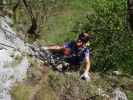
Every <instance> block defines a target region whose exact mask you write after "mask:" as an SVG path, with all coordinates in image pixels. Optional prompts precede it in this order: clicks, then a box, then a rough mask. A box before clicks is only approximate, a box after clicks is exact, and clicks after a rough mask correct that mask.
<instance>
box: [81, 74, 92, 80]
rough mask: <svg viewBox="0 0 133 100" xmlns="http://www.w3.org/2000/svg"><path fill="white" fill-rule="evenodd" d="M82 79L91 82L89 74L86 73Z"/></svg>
mask: <svg viewBox="0 0 133 100" xmlns="http://www.w3.org/2000/svg"><path fill="white" fill-rule="evenodd" d="M80 78H81V79H83V80H86V81H91V77H90V75H89V73H88V72H84V73H83V74H82V75H81V77H80Z"/></svg>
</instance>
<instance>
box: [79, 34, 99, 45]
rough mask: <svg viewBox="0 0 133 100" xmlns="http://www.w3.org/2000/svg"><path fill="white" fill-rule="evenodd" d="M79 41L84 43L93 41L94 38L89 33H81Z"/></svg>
mask: <svg viewBox="0 0 133 100" xmlns="http://www.w3.org/2000/svg"><path fill="white" fill-rule="evenodd" d="M78 39H80V40H81V41H84V42H85V43H86V42H88V41H89V40H95V39H96V37H95V36H94V35H92V34H90V33H81V34H80V35H79V37H78Z"/></svg>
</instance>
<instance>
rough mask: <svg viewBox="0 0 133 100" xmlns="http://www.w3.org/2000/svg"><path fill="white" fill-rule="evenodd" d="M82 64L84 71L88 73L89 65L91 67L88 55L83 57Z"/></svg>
mask: <svg viewBox="0 0 133 100" xmlns="http://www.w3.org/2000/svg"><path fill="white" fill-rule="evenodd" d="M84 66H85V69H84V72H85V73H89V70H90V67H91V61H90V57H89V56H86V57H85V65H84Z"/></svg>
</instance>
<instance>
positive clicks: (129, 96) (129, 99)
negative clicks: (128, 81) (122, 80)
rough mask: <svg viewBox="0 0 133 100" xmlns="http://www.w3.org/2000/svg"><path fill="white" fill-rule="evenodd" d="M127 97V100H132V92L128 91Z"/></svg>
mask: <svg viewBox="0 0 133 100" xmlns="http://www.w3.org/2000/svg"><path fill="white" fill-rule="evenodd" d="M127 95H128V100H133V91H132V92H131V91H128V92H127Z"/></svg>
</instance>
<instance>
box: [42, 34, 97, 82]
mask: <svg viewBox="0 0 133 100" xmlns="http://www.w3.org/2000/svg"><path fill="white" fill-rule="evenodd" d="M94 38H95V37H94V36H93V35H92V34H90V33H81V34H80V35H79V37H78V39H77V40H76V41H71V42H68V43H65V44H64V45H62V46H59V45H53V46H47V47H44V49H48V50H63V54H64V57H65V58H66V59H65V61H66V62H67V63H69V64H70V65H81V64H84V73H83V74H82V75H81V78H82V79H85V80H88V81H89V80H90V75H89V70H90V66H91V62H90V49H89V48H88V47H87V46H86V43H87V42H88V41H89V40H91V39H94Z"/></svg>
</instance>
